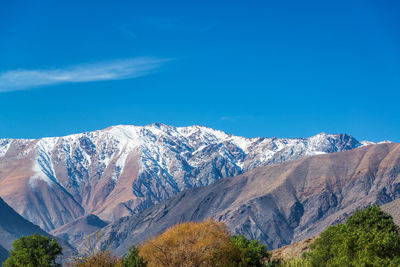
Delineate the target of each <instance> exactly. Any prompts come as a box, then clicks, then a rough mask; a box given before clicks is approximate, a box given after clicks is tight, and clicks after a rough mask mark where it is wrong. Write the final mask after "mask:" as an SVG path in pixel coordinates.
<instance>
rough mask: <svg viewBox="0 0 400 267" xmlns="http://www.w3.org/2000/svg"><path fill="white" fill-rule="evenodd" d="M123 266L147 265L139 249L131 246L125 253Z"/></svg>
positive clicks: (141, 266)
mask: <svg viewBox="0 0 400 267" xmlns="http://www.w3.org/2000/svg"><path fill="white" fill-rule="evenodd" d="M122 266H123V267H145V266H147V262H146V260H145V259H144V258H143V257H141V256H140V255H139V249H138V248H137V247H135V246H132V247H131V248H130V249H129V251H128V253H127V254H126V255H125V257H124V259H123V262H122Z"/></svg>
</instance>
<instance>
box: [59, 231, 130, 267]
mask: <svg viewBox="0 0 400 267" xmlns="http://www.w3.org/2000/svg"><path fill="white" fill-rule="evenodd" d="M101 237H102V234H100V233H99V232H95V233H93V234H89V235H88V237H87V239H86V241H85V242H84V243H83V247H82V248H81V253H80V254H79V255H75V256H74V257H72V259H71V261H70V262H67V266H68V267H97V266H101V267H122V266H123V265H122V264H123V260H122V258H120V257H118V256H116V255H115V254H114V253H112V252H111V251H110V250H109V249H108V246H107V248H106V249H105V250H100V249H99V248H98V246H96V244H97V243H98V242H99V240H100V238H101ZM110 244H111V243H109V244H108V245H110Z"/></svg>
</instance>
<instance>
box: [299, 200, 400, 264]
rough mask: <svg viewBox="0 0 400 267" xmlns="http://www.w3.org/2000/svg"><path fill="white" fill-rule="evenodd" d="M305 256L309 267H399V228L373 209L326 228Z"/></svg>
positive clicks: (373, 206)
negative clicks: (343, 222)
mask: <svg viewBox="0 0 400 267" xmlns="http://www.w3.org/2000/svg"><path fill="white" fill-rule="evenodd" d="M306 256H307V257H308V258H309V260H310V263H311V265H312V266H400V235H399V228H398V226H397V225H395V224H394V222H393V219H392V217H391V216H390V215H389V214H387V213H385V212H383V211H382V210H381V209H380V208H379V206H377V205H372V206H369V207H367V208H365V209H363V210H359V211H356V212H355V213H354V214H353V215H352V216H350V217H349V218H348V219H347V221H346V223H345V224H338V225H336V226H330V227H328V228H327V229H326V230H325V231H324V232H323V233H322V234H321V236H320V237H319V238H318V239H317V240H316V241H315V242H314V244H312V245H311V251H310V252H309V253H308V254H307V255H306Z"/></svg>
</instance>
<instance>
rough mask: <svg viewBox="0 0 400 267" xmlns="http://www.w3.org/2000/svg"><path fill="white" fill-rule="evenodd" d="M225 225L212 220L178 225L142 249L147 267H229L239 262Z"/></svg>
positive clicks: (149, 241)
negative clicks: (236, 261) (236, 259)
mask: <svg viewBox="0 0 400 267" xmlns="http://www.w3.org/2000/svg"><path fill="white" fill-rule="evenodd" d="M237 253H238V251H237V249H236V248H235V247H234V245H233V244H232V242H230V236H229V233H228V229H227V227H226V226H225V224H223V223H220V222H215V221H214V220H212V219H208V220H205V221H203V222H201V223H197V222H187V223H181V224H178V225H175V226H173V227H171V228H169V229H168V230H166V231H165V232H164V233H163V234H161V235H159V236H157V237H155V238H153V239H150V240H148V241H147V242H146V243H145V244H143V245H142V246H141V247H140V255H141V256H142V257H144V258H145V259H147V260H148V266H149V267H152V266H182V267H184V266H230V265H231V264H230V263H232V260H233V259H235V258H237V256H236V254H237Z"/></svg>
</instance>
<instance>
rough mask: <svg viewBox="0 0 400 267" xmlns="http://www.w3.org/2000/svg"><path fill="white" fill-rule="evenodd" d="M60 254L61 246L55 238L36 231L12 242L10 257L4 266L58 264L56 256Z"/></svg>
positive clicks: (47, 265)
mask: <svg viewBox="0 0 400 267" xmlns="http://www.w3.org/2000/svg"><path fill="white" fill-rule="evenodd" d="M61 254H62V248H61V246H60V245H59V244H58V243H57V241H56V240H54V239H52V238H50V237H48V236H41V235H39V234H37V233H35V234H33V235H31V236H26V237H25V236H22V237H20V238H18V239H16V240H15V241H14V242H13V249H12V250H11V252H10V257H9V258H8V259H7V260H6V261H5V262H4V263H3V266H4V267H22V266H23V267H49V266H60V264H57V263H56V258H57V257H58V256H59V255H61Z"/></svg>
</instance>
